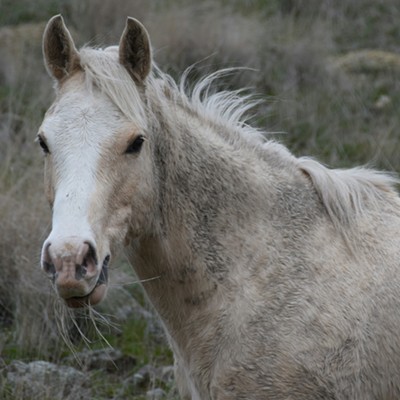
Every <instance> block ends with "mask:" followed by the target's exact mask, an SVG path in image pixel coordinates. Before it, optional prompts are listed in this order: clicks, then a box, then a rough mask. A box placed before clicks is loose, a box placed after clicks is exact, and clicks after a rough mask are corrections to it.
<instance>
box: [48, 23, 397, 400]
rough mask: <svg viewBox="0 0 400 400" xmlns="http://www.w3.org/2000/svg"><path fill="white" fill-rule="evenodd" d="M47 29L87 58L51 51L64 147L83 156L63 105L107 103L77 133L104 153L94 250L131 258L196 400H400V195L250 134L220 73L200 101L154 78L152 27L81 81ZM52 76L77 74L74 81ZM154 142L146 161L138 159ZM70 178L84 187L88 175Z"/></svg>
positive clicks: (126, 40) (239, 101)
mask: <svg viewBox="0 0 400 400" xmlns="http://www.w3.org/2000/svg"><path fill="white" fill-rule="evenodd" d="M47 32H48V35H49V36H51V35H52V34H55V35H57V34H58V46H56V49H57V48H60V47H63V45H64V47H65V48H66V49H67V50H68V51H69V53H71V54H72V55H71V56H70V59H68V60H63V56H58V57H57V54H56V57H54V53H55V52H54V51H48V53H47V55H48V57H47V59H49V58H50V62H47V67H48V69H49V70H50V71H53V75H54V76H56V77H57V79H59V80H60V82H58V86H59V92H58V98H57V100H56V106H55V107H53V109H52V113H50V115H49V116H48V117H49V118H56V119H57V118H58V121H59V126H63V127H65V131H63V130H61V129H59V130H57V129H55V130H53V129H52V128H51V124H47V125H46V124H44V125H45V126H47V132H46V135H47V137H49V138H50V137H51V136H53V137H52V138H51V141H50V143H59V141H58V140H59V139H57V137H64V139H65V141H66V142H65V143H64V145H65V147H68V149H69V150H68V151H70V152H72V153H73V152H74V150H73V149H74V146H73V145H72V144H70V146H69V145H68V138H70V137H71V136H68V134H69V132H68V130H71V127H70V123H72V121H73V120H74V118H75V117H74V115H75V114H74V113H72V114H71V115H69V113H68V110H65V109H64V110H63V111H62V110H60V107H61V108H65V107H63V105H64V106H65V105H66V104H67V103H65V102H63V98H65V96H67V98H68V96H70V97H69V99H70V102H69V103H68V104H76V103H79V104H77V107H78V111H76V108H74V109H73V110H75V111H76V113H77V114H79V113H82V109H84V108H85V104H96V107H95V109H94V111H93V110H92V114H91V127H92V128H91V129H90V132H85V133H84V134H83V133H82V132H75V134H74V135H73V137H74V138H75V142H77V141H78V142H79V143H78V144H77V143H75V146H78V147H79V149H80V150H79V152H78V153H76V154H81V155H83V154H84V153H85V151H90V147H91V143H97V144H98V153H97V156H96V157H97V158H96V160H97V161H98V162H97V164H96V167H93V166H92V168H95V169H96V171H95V172H92V176H93V181H92V182H93V187H91V188H82V190H83V191H84V190H85V189H86V190H87V192H90V193H93V199H94V200H93V203H92V207H90V211H91V217H92V219H88V220H90V221H94V222H92V223H91V229H92V231H93V237H94V242H93V248H96V246H97V242H99V241H100V242H105V243H112V242H115V241H117V242H118V243H121V242H122V241H125V243H127V253H128V257H129V260H130V262H131V263H132V265H133V267H134V268H135V271H136V273H137V275H138V277H139V278H140V279H141V280H142V282H143V287H144V289H145V291H146V293H147V295H148V297H149V299H150V301H151V302H152V304H153V305H154V308H155V310H156V312H157V313H158V315H159V316H160V319H161V321H162V324H163V326H164V327H165V331H166V334H167V337H168V340H169V342H170V344H171V347H172V349H173V352H174V356H175V360H176V381H177V386H178V388H179V391H180V394H181V397H182V398H183V399H185V400H188V399H191V400H232V399H236V400H265V399H269V400H288V399H296V400H310V399H311V400H389V399H393V400H394V399H399V398H400V333H399V326H400V312H399V310H400V296H399V293H400V274H399V260H400V201H399V197H398V195H397V193H396V191H395V190H394V184H395V183H396V182H397V180H396V179H395V178H393V177H392V176H390V175H387V174H382V173H379V172H375V171H371V170H368V169H362V168H358V169H351V170H331V169H328V168H326V167H325V166H323V165H322V164H320V163H319V162H317V161H314V160H311V159H309V158H296V157H295V156H294V155H292V154H291V153H290V151H289V150H288V149H287V148H285V147H284V146H283V145H281V144H279V143H276V142H274V141H269V140H267V141H265V140H264V139H263V138H262V135H260V132H259V131H258V130H256V129H253V128H251V127H250V126H248V125H247V123H246V117H245V115H246V113H247V111H248V110H249V108H251V106H252V105H253V102H252V101H251V100H250V99H248V98H246V96H244V97H241V96H240V92H226V91H225V92H216V91H214V89H213V86H214V83H215V79H217V78H218V76H220V75H221V74H219V73H216V74H212V75H210V76H208V77H206V78H204V79H203V80H201V81H200V82H199V83H197V85H195V86H194V88H193V89H192V90H187V86H188V85H187V84H186V83H185V78H184V79H183V82H182V83H180V84H177V83H175V82H174V81H173V80H172V78H171V77H169V76H168V75H166V74H164V73H162V72H161V71H159V69H158V68H157V67H156V66H154V64H153V68H152V70H151V71H150V68H148V67H149V65H150V64H151V56H150V52H149V51H148V46H147V44H148V37H147V33H146V31H145V29H144V28H143V27H142V26H141V24H140V23H138V22H137V21H134V20H132V19H130V20H129V19H128V22H127V27H126V29H125V31H124V34H123V35H122V38H121V42H120V43H121V46H120V48H119V49H117V48H116V47H113V48H110V49H106V50H95V49H83V50H82V51H81V52H80V53H79V63H80V64H79V68H78V67H77V60H78V55H76V54H74V51H73V46H72V45H71V41H70V39H69V36H68V35H67V34H66V28H65V27H64V26H63V24H62V22H61V21H60V18H59V17H56V18H55V19H53V22H51V23H50V28H49V29H48V30H47ZM57 32H58V33H57ZM45 38H46V35H45ZM47 39H48V40H47V41H46V40H45V43H47V44H48V46H51V44H52V43H54V40H53V39H54V38H53V37H50V38H47ZM50 39H51V40H50ZM56 39H57V38H56ZM138 39H139V40H138ZM55 42H56V43H57V40H56V41H55ZM65 42H66V44H65ZM71 49H72V50H71ZM121 49H122V50H121ZM50 50H54V49H50ZM68 51H64V53H63V54H68ZM121 59H122V61H123V64H124V66H122V65H121V64H120V60H121ZM60 60H61V62H60ZM127 60H128V61H127ZM51 61H54V62H55V63H59V64H61V66H65V65H67V66H70V65H73V66H74V68H73V69H70V71H69V72H70V74H69V75H67V76H62V73H61V72H62V71H63V69H60V68H57V64H56V68H54V65H53V63H52V62H51ZM63 61H64V63H63ZM65 61H68V62H65ZM131 61H132V62H131ZM60 71H61V72H60ZM223 73H224V72H223ZM223 73H222V74H223ZM60 76H61V79H60ZM74 96H75V97H74ZM87 98H89V99H90V102H88V100H87ZM74 99H76V102H74ZM98 99H101V101H98ZM74 107H75V106H74ZM71 108H72V106H71ZM79 108H80V109H81V111H79ZM63 113H64V114H63ZM46 118H47V117H46ZM105 121H106V124H105ZM63 122H64V123H63ZM105 126H106V127H108V128H107V129H105ZM97 127H98V128H99V129H100V128H101V129H102V130H101V132H102V133H101V140H99V138H98V137H96V135H97V132H96V130H97V129H96V128H97ZM54 135H55V136H57V137H54ZM137 135H143V137H144V138H145V139H144V141H143V145H142V147H141V148H140V151H136V152H134V153H133V154H132V153H130V152H128V154H127V151H126V148H127V145H128V144H130V143H132V140H133V139H134V138H135V137H137ZM83 137H85V138H86V140H80V139H82V138H83ZM51 150H52V151H53V152H52V153H51V154H48V155H47V169H48V174H47V175H48V176H50V177H51V176H52V175H54V169H56V168H57V162H56V161H57V160H55V159H56V158H57V154H59V153H58V152H57V151H56V150H55V149H51ZM60 151H61V150H60ZM71 157H72V155H71ZM53 158H55V159H54V160H53ZM92 171H93V170H92ZM56 172H57V171H56ZM62 177H63V179H68V180H69V181H70V182H74V181H76V180H79V174H78V172H77V168H69V169H68V170H66V171H64V173H63V175H62ZM47 180H48V184H47V185H48V186H49V187H50V189H49V190H48V192H49V193H50V194H51V193H52V190H51V185H52V182H51V179H49V178H48V179H47ZM53 191H54V188H53ZM50 197H51V195H50ZM50 200H51V199H50ZM61 206H62V204H61ZM73 206H74V207H72V206H71V207H70V208H69V209H78V208H79V207H80V204H79V203H78V202H76V203H75V204H73ZM93 210H94V211H93ZM56 214H57V213H56ZM110 249H111V254H112V253H113V251H114V247H113V246H112V245H110Z"/></svg>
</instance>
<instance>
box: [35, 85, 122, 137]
mask: <svg viewBox="0 0 400 400" xmlns="http://www.w3.org/2000/svg"><path fill="white" fill-rule="evenodd" d="M122 125H123V118H122V115H121V114H120V113H119V112H118V110H117V109H116V107H115V106H114V105H113V104H112V102H111V101H110V100H108V99H107V98H106V97H105V96H101V95H100V94H99V93H92V92H90V91H84V90H80V91H74V92H67V93H65V94H62V95H61V96H60V97H59V98H58V99H57V100H56V102H55V104H54V105H53V106H52V107H51V109H50V110H49V113H48V114H47V115H46V117H45V119H44V121H43V124H42V127H41V129H42V131H43V132H44V133H45V135H46V137H50V139H52V140H53V141H55V142H56V143H57V142H59V141H61V142H63V143H65V142H67V141H70V140H80V141H81V140H85V141H86V140H90V141H91V142H92V143H95V142H101V141H104V139H106V138H111V137H112V136H113V134H114V133H115V131H117V130H118V128H119V127H120V126H122ZM56 143H55V144H56Z"/></svg>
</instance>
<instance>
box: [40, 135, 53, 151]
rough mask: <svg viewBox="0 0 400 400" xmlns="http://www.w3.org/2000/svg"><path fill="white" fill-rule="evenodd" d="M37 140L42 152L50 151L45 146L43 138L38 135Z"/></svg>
mask: <svg viewBox="0 0 400 400" xmlns="http://www.w3.org/2000/svg"><path fill="white" fill-rule="evenodd" d="M38 142H39V146H40V147H41V148H42V150H43V152H44V153H45V154H49V153H50V150H49V148H48V147H47V144H46V142H45V141H44V139H43V138H42V137H41V136H38Z"/></svg>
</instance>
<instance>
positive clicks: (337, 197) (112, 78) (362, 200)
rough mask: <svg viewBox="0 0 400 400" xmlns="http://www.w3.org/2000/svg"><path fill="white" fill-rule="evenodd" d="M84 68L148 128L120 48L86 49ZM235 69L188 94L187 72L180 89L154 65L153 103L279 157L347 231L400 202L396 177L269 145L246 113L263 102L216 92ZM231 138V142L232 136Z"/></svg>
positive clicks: (90, 81)
mask: <svg viewBox="0 0 400 400" xmlns="http://www.w3.org/2000/svg"><path fill="white" fill-rule="evenodd" d="M80 62H81V66H82V68H83V69H84V71H85V73H86V80H87V83H88V84H95V85H96V86H97V87H98V88H99V89H100V90H101V91H103V92H104V93H105V94H106V95H107V96H109V98H110V99H111V100H112V101H113V103H114V104H115V105H116V106H117V107H118V108H119V109H120V110H121V112H122V113H123V114H124V115H125V117H127V118H128V119H129V120H132V121H135V122H136V123H137V124H138V125H139V126H140V127H143V128H147V127H148V117H147V115H148V111H149V110H148V108H147V105H146V103H145V102H144V101H143V96H142V94H141V92H140V89H138V87H137V86H136V85H135V83H134V81H133V80H132V79H131V77H130V76H129V74H128V72H127V71H126V69H125V68H124V67H122V66H121V64H120V63H119V62H118V47H117V46H112V47H108V48H106V49H104V50H101V49H92V48H83V49H81V51H80ZM234 70H235V69H225V70H221V71H217V72H214V73H212V74H210V75H207V76H205V77H203V78H202V79H201V80H199V81H198V82H197V83H196V84H195V85H194V87H193V88H192V89H191V90H189V89H188V87H189V85H188V75H189V72H190V69H188V70H187V71H186V72H185V73H184V74H183V75H182V78H181V80H180V82H179V83H177V82H176V81H175V80H174V79H173V78H172V77H171V76H170V75H168V74H165V73H163V72H162V71H161V70H160V69H159V68H158V67H157V66H156V65H153V69H152V72H151V73H150V75H149V76H148V78H147V81H146V90H147V92H146V95H147V96H148V97H149V101H158V102H163V101H171V100H172V101H175V102H176V103H179V104H181V105H183V106H184V107H186V108H187V109H189V110H191V112H194V113H196V114H197V115H199V116H200V117H202V118H203V119H207V120H209V121H210V123H213V124H215V125H218V126H225V128H226V129H225V131H226V132H229V135H230V136H231V137H230V138H228V137H227V139H232V140H235V141H236V140H241V141H243V143H250V144H251V146H254V148H255V150H256V151H255V154H256V153H257V152H259V151H261V152H266V153H268V152H269V153H271V152H274V153H275V157H276V156H278V157H280V158H282V161H284V162H285V161H286V162H287V163H288V164H290V165H292V166H293V165H294V166H295V167H296V168H298V169H299V170H301V171H303V172H304V173H306V174H307V175H308V176H309V178H310V180H311V182H312V183H313V185H314V187H315V190H316V192H317V193H318V196H319V197H320V199H321V202H322V203H323V205H324V207H325V209H326V211H327V213H328V215H329V216H330V218H331V219H332V221H333V223H334V224H335V225H336V226H337V227H339V228H340V227H342V229H343V225H346V226H347V225H348V224H349V223H350V222H351V221H352V220H353V219H354V218H355V217H356V216H358V215H361V214H363V212H364V209H365V208H366V205H367V204H368V209H371V208H372V209H379V207H380V206H379V203H380V202H381V201H383V200H385V199H386V201H387V200H388V199H389V198H394V197H395V196H396V197H397V193H396V191H395V189H394V187H395V185H397V184H399V179H398V178H397V177H396V176H395V175H394V174H392V175H390V174H387V173H383V172H379V171H375V170H372V169H367V168H352V169H329V168H327V167H325V166H324V165H322V164H321V163H319V162H318V161H315V160H313V159H311V158H308V157H301V158H295V157H294V156H293V155H292V154H291V153H290V151H289V150H288V149H287V148H286V147H284V146H283V145H280V144H277V143H275V142H274V141H265V134H262V132H260V131H259V130H258V129H256V128H254V127H251V126H250V125H248V123H247V121H248V112H249V110H250V109H252V108H254V106H255V105H257V104H258V103H259V101H257V100H255V99H254V97H253V96H251V95H245V94H243V91H242V90H236V91H226V90H225V91H216V90H215V89H214V86H215V85H214V83H215V81H216V80H218V79H219V78H221V77H223V76H225V75H226V74H230V73H232V72H233V71H234ZM229 135H228V134H227V136H229Z"/></svg>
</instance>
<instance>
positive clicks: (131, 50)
mask: <svg viewBox="0 0 400 400" xmlns="http://www.w3.org/2000/svg"><path fill="white" fill-rule="evenodd" d="M119 61H120V63H121V64H122V65H123V66H124V67H125V68H126V69H127V71H128V72H129V74H130V76H131V77H132V78H133V79H134V80H135V81H136V82H137V83H143V81H144V80H145V79H146V77H147V75H148V74H149V72H150V69H151V48H150V38H149V34H148V33H147V31H146V28H145V27H144V26H143V25H142V24H141V23H140V22H139V21H138V20H136V19H134V18H131V17H128V19H127V20H126V26H125V29H124V32H123V33H122V36H121V40H120V42H119Z"/></svg>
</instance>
